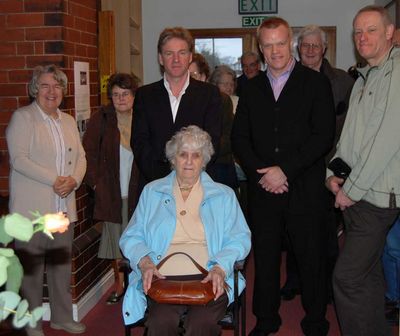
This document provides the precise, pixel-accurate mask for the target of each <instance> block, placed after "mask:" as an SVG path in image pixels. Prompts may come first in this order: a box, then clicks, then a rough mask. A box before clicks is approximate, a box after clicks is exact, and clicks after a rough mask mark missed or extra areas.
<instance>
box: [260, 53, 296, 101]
mask: <svg viewBox="0 0 400 336" xmlns="http://www.w3.org/2000/svg"><path fill="white" fill-rule="evenodd" d="M295 64H296V62H295V60H294V58H293V57H291V59H290V61H289V63H288V68H287V69H286V70H285V71H284V72H283V73H282V74H281V75H279V76H278V77H277V78H276V77H274V75H272V73H271V72H270V70H269V67H267V77H268V79H269V82H270V83H271V87H272V91H273V92H274V97H275V100H278V98H279V95H280V94H281V92H282V90H283V88H284V86H285V84H286V82H287V80H288V79H289V76H290V74H291V73H292V71H293V68H294V66H295Z"/></svg>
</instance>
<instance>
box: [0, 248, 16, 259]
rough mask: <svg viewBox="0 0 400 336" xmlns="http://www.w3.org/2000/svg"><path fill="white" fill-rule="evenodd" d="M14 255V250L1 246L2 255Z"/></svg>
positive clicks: (0, 254) (0, 252) (0, 253)
mask: <svg viewBox="0 0 400 336" xmlns="http://www.w3.org/2000/svg"><path fill="white" fill-rule="evenodd" d="M13 255H14V250H13V249H10V248H0V256H4V257H7V258H9V257H12V256H13Z"/></svg>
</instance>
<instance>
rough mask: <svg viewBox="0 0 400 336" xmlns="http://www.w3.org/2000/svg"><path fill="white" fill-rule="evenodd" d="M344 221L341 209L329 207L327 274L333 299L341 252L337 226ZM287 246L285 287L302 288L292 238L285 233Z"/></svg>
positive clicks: (329, 293) (329, 294)
mask: <svg viewBox="0 0 400 336" xmlns="http://www.w3.org/2000/svg"><path fill="white" fill-rule="evenodd" d="M342 222H343V215H342V211H341V210H340V209H334V208H333V205H332V208H331V209H329V211H328V215H327V240H328V243H327V264H326V276H327V279H328V280H327V281H328V283H327V285H328V296H329V297H330V299H331V295H332V275H333V269H334V267H335V264H336V260H337V257H338V254H339V245H338V238H337V227H338V225H339V223H342ZM285 246H286V251H287V253H286V282H285V285H284V288H285V289H288V290H290V289H301V283H300V276H299V271H298V267H297V262H296V258H295V256H294V253H293V248H292V246H291V242H290V239H289V237H288V235H287V233H285Z"/></svg>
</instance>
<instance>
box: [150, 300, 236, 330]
mask: <svg viewBox="0 0 400 336" xmlns="http://www.w3.org/2000/svg"><path fill="white" fill-rule="evenodd" d="M227 306H228V297H227V295H226V294H224V295H222V296H220V297H219V298H218V300H216V301H214V300H213V301H211V302H209V303H208V304H207V305H205V306H187V305H171V304H160V303H157V302H155V301H152V300H149V305H148V310H149V314H148V317H147V320H146V323H145V324H146V328H147V336H159V335H163V336H177V335H179V330H180V326H179V324H180V321H181V317H182V316H183V315H184V314H186V316H185V318H184V322H183V329H184V331H185V333H184V334H185V336H218V335H220V333H221V326H220V325H218V322H219V320H221V319H222V318H223V317H224V315H225V312H226V308H227Z"/></svg>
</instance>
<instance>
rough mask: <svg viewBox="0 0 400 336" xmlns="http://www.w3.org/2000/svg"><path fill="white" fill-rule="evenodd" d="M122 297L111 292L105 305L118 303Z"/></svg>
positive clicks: (122, 295)
mask: <svg viewBox="0 0 400 336" xmlns="http://www.w3.org/2000/svg"><path fill="white" fill-rule="evenodd" d="M123 297H124V294H123V293H122V294H121V295H118V294H117V292H115V291H114V292H112V293H111V294H110V296H109V297H108V299H107V301H106V303H107V304H108V305H112V304H116V303H118V302H119V301H120V300H121V299H122V298H123Z"/></svg>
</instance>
